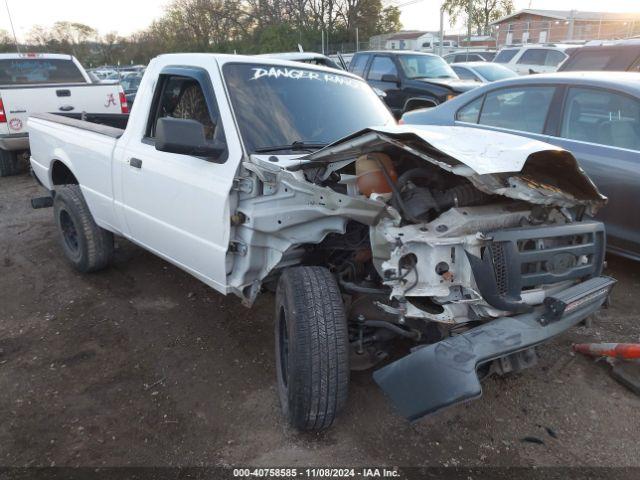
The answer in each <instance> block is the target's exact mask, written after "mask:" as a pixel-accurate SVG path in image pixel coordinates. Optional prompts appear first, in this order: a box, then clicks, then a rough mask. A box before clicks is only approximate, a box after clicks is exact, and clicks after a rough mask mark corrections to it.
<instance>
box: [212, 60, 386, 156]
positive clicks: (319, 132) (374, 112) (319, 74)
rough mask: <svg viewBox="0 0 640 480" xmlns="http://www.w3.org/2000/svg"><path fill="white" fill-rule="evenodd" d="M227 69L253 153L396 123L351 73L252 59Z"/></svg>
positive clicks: (233, 101)
mask: <svg viewBox="0 0 640 480" xmlns="http://www.w3.org/2000/svg"><path fill="white" fill-rule="evenodd" d="M223 73H224V78H225V82H226V84H227V88H228V91H229V96H230V98H231V104H232V106H233V110H234V113H235V116H236V119H237V121H238V125H239V128H240V133H241V134H242V139H243V141H244V144H245V147H246V148H247V150H248V151H249V152H251V153H253V152H256V150H262V151H264V150H265V149H267V148H269V147H276V146H282V145H291V144H293V143H295V142H303V143H305V144H315V145H321V144H327V143H331V142H334V141H336V140H339V139H341V138H343V137H345V136H347V135H350V134H352V133H355V132H357V131H359V130H362V129H364V128H367V127H372V126H381V125H387V124H389V123H393V122H394V120H393V116H392V115H391V113H390V112H389V110H388V109H387V107H386V106H385V105H384V104H383V103H382V101H381V100H380V99H379V98H378V96H377V95H376V94H375V93H374V92H373V90H372V89H371V87H369V86H368V85H367V84H366V83H365V82H364V81H362V80H358V79H355V78H352V77H350V76H347V75H342V74H340V73H329V72H324V71H321V70H310V69H309V70H308V69H306V68H291V67H284V66H272V65H260V64H249V63H230V64H227V65H225V66H224V68H223ZM292 150H296V148H292Z"/></svg>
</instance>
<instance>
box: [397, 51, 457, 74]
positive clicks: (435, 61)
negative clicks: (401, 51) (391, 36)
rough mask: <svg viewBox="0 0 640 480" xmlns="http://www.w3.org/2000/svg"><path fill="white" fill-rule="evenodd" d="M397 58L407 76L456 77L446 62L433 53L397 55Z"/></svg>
mask: <svg viewBox="0 0 640 480" xmlns="http://www.w3.org/2000/svg"><path fill="white" fill-rule="evenodd" d="M398 59H399V60H400V66H401V67H402V71H403V72H404V74H405V75H406V76H407V78H458V76H457V75H456V72H454V71H453V69H452V68H451V67H450V66H449V65H448V64H447V62H445V61H444V60H443V59H442V58H441V57H437V56H435V55H399V56H398Z"/></svg>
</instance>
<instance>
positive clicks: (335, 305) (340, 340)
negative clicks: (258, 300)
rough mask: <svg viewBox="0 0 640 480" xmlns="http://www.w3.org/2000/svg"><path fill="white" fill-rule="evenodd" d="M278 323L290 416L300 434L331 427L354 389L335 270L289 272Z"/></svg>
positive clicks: (280, 371) (281, 382)
mask: <svg viewBox="0 0 640 480" xmlns="http://www.w3.org/2000/svg"><path fill="white" fill-rule="evenodd" d="M275 323H276V325H275V334H276V371H277V376H278V393H279V395H280V403H281V405H282V411H283V414H284V416H285V417H286V418H287V420H288V422H289V424H290V425H291V426H292V427H294V428H296V429H298V430H323V429H325V428H328V427H329V426H331V424H332V423H333V421H334V419H335V417H336V415H337V414H338V413H339V412H340V411H341V410H342V408H343V407H344V405H345V404H346V402H347V394H348V388H349V349H348V347H349V339H348V333H347V321H346V317H345V313H344V304H343V301H342V297H341V295H340V289H339V288H338V285H337V283H336V281H335V279H334V278H333V276H332V275H331V273H330V272H329V270H327V269H326V268H323V267H294V268H290V269H287V270H285V271H284V272H283V274H282V275H281V276H280V280H279V282H278V289H277V292H276V322H275Z"/></svg>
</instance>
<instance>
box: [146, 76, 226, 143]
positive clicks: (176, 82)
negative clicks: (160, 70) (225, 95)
mask: <svg viewBox="0 0 640 480" xmlns="http://www.w3.org/2000/svg"><path fill="white" fill-rule="evenodd" d="M158 88H159V89H158V93H156V98H155V99H154V103H153V106H152V107H151V108H152V114H151V116H150V119H149V120H150V121H149V125H148V127H147V137H149V138H155V132H156V125H157V123H158V119H160V118H164V117H173V118H185V119H190V120H196V121H197V122H200V123H201V124H202V125H203V126H204V133H205V137H206V139H207V140H209V141H213V140H214V138H215V139H219V140H221V141H224V138H225V137H224V132H223V130H222V124H221V123H220V121H219V117H220V116H219V114H218V112H217V111H215V112H210V111H209V107H208V106H207V101H206V97H205V94H204V92H203V90H202V86H201V85H200V83H199V82H198V81H197V80H196V79H195V78H191V77H184V76H178V75H160V80H159V87H158ZM211 93H212V94H213V92H211ZM213 104H214V105H215V102H213Z"/></svg>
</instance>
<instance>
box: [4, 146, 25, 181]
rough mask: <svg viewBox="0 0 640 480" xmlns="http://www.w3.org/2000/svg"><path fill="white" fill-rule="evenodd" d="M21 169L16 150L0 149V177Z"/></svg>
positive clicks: (13, 173) (14, 173)
mask: <svg viewBox="0 0 640 480" xmlns="http://www.w3.org/2000/svg"><path fill="white" fill-rule="evenodd" d="M21 171H22V169H21V168H20V160H19V159H18V154H17V153H16V152H8V151H6V150H0V177H8V176H9V175H17V174H18V173H20V172H21Z"/></svg>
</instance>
